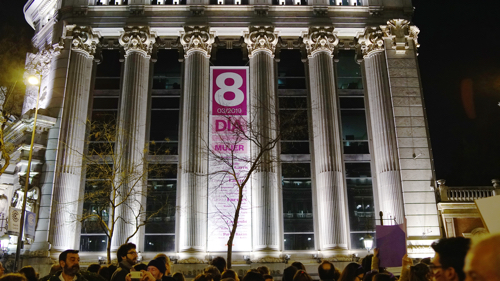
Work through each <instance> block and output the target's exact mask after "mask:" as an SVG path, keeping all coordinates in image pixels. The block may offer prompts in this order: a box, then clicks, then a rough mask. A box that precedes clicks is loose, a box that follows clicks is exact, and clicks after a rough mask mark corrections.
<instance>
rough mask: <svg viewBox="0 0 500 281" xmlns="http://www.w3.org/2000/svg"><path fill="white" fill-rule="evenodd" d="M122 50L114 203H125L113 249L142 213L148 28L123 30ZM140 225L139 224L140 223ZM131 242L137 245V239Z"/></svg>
mask: <svg viewBox="0 0 500 281" xmlns="http://www.w3.org/2000/svg"><path fill="white" fill-rule="evenodd" d="M119 42H120V44H121V45H122V46H123V48H124V50H125V62H124V66H123V68H124V71H123V84H122V95H121V99H120V113H119V119H118V128H117V139H116V147H115V155H114V159H115V161H114V163H113V164H114V165H118V167H114V169H115V170H117V171H119V172H118V173H117V175H116V177H115V179H114V180H115V188H119V189H120V192H119V193H118V195H119V196H118V198H117V200H116V202H121V201H124V202H125V203H123V204H121V205H120V206H119V207H118V208H117V210H116V211H117V215H118V216H120V217H121V218H122V219H119V220H118V223H117V225H116V229H115V231H116V232H115V234H114V236H113V241H112V245H113V247H117V246H119V245H121V244H123V243H125V241H126V239H127V238H128V237H130V236H131V235H132V234H133V233H134V231H135V230H136V229H137V224H136V223H137V221H136V216H137V214H138V212H144V211H145V206H141V205H140V202H141V199H142V198H141V197H142V192H143V191H145V187H146V183H145V181H146V176H147V172H146V171H145V170H144V169H145V166H146V165H147V163H146V157H147V153H148V152H147V149H146V143H145V142H146V129H147V127H146V118H147V109H148V108H147V105H148V89H149V70H150V59H151V51H152V48H153V44H154V42H155V37H154V35H153V34H151V32H150V30H149V28H148V27H126V28H125V31H124V32H123V33H122V35H121V36H120V38H119ZM139 221H140V220H139ZM130 242H133V243H137V235H135V236H134V237H132V238H131V240H130Z"/></svg>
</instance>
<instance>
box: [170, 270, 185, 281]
mask: <svg viewBox="0 0 500 281" xmlns="http://www.w3.org/2000/svg"><path fill="white" fill-rule="evenodd" d="M172 278H174V279H175V281H186V278H184V274H182V273H181V272H176V273H174V274H173V275H172Z"/></svg>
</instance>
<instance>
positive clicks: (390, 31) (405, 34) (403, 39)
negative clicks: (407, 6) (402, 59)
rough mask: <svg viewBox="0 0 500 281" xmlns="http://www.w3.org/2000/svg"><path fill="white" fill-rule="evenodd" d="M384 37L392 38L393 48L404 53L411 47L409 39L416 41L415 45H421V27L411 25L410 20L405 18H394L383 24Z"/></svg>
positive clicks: (398, 52)
mask: <svg viewBox="0 0 500 281" xmlns="http://www.w3.org/2000/svg"><path fill="white" fill-rule="evenodd" d="M381 29H382V31H383V32H384V37H385V38H387V39H391V40H392V48H393V49H394V50H396V53H397V54H404V53H406V50H407V49H409V48H410V47H409V46H408V42H409V40H413V41H414V42H415V47H417V48H418V47H419V44H418V34H419V33H420V29H418V27H416V26H410V22H409V21H408V20H404V19H393V20H390V21H388V22H387V25H384V26H381Z"/></svg>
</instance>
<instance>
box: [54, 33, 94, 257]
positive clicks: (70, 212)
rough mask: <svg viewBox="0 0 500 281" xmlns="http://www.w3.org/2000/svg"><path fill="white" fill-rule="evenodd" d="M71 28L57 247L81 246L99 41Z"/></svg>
mask: <svg viewBox="0 0 500 281" xmlns="http://www.w3.org/2000/svg"><path fill="white" fill-rule="evenodd" d="M67 30H68V32H69V33H70V36H71V35H72V36H73V40H72V42H71V54H70V60H71V64H70V66H69V70H68V74H67V75H68V76H67V82H66V91H65V94H64V102H63V112H62V119H61V127H60V133H59V144H58V152H57V153H58V154H57V160H56V173H55V178H54V199H53V202H54V206H55V208H54V221H53V224H52V227H53V236H52V247H53V248H54V249H56V250H66V249H78V245H79V241H77V239H78V238H79V235H73V234H75V233H77V223H78V219H77V217H78V206H79V194H80V183H81V174H82V165H83V164H82V160H83V149H84V140H85V129H86V120H87V110H88V101H89V91H90V78H91V74H92V64H93V62H92V60H93V54H94V52H95V47H96V44H97V42H98V38H97V37H96V36H95V35H93V34H92V30H91V29H90V28H88V27H74V26H73V27H72V26H69V27H67ZM69 234H71V235H69Z"/></svg>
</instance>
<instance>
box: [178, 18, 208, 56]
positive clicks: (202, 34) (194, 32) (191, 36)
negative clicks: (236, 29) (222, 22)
mask: <svg viewBox="0 0 500 281" xmlns="http://www.w3.org/2000/svg"><path fill="white" fill-rule="evenodd" d="M214 38H215V32H211V31H210V27H208V26H185V27H184V31H183V32H181V44H182V46H183V47H184V53H185V56H186V57H187V56H188V55H189V53H191V52H195V51H198V52H202V53H204V54H205V56H207V57H209V56H210V52H211V50H212V43H214Z"/></svg>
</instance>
